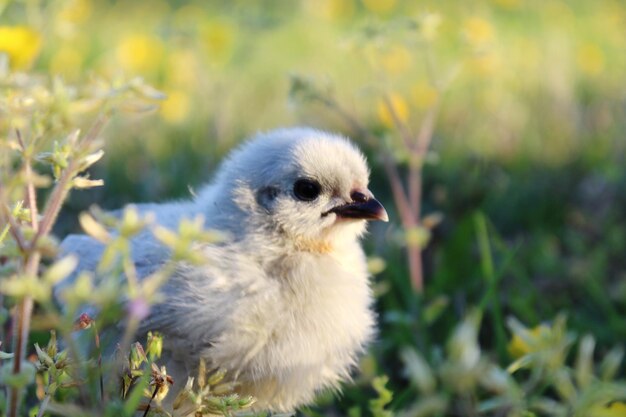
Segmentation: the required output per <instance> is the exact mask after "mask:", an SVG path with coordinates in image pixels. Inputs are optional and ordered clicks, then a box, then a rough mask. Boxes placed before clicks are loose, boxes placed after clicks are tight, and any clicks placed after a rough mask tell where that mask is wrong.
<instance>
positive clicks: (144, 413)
mask: <svg viewBox="0 0 626 417" xmlns="http://www.w3.org/2000/svg"><path fill="white" fill-rule="evenodd" d="M157 392H159V385H158V384H156V385H155V387H154V391H153V392H152V397H150V401H148V405H147V406H146V410H145V411H144V412H143V416H142V417H146V416H147V415H148V411H150V404H152V400H154V397H156V395H157Z"/></svg>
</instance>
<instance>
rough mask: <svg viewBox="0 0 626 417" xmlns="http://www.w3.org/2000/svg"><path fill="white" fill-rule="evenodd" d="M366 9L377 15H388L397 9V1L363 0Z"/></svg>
mask: <svg viewBox="0 0 626 417" xmlns="http://www.w3.org/2000/svg"><path fill="white" fill-rule="evenodd" d="M363 4H364V5H365V8H366V9H367V10H369V11H371V12H374V13H377V14H387V13H389V12H391V11H392V10H393V9H394V8H395V7H396V0H363Z"/></svg>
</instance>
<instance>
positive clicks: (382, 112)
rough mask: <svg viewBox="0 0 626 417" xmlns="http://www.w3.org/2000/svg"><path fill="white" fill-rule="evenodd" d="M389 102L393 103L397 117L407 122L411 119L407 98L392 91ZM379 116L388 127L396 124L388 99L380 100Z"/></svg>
mask: <svg viewBox="0 0 626 417" xmlns="http://www.w3.org/2000/svg"><path fill="white" fill-rule="evenodd" d="M389 103H390V104H391V108H392V109H393V112H394V113H395V115H396V117H397V118H398V119H399V120H400V121H401V122H404V123H406V121H407V120H408V119H409V106H408V105H407V103H406V100H405V99H404V98H403V97H402V96H401V95H399V94H397V93H392V94H390V95H389ZM378 118H379V119H380V121H381V122H382V124H383V125H384V126H386V127H388V128H392V127H393V126H394V125H395V122H394V118H393V116H392V114H391V112H390V111H389V105H388V103H387V100H380V101H379V102H378Z"/></svg>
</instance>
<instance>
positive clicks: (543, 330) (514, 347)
mask: <svg viewBox="0 0 626 417" xmlns="http://www.w3.org/2000/svg"><path fill="white" fill-rule="evenodd" d="M549 333H550V327H548V326H547V325H545V324H540V325H539V326H536V327H534V328H532V329H530V330H528V333H527V335H526V338H525V339H526V340H525V339H524V338H522V337H521V336H520V335H518V334H514V335H513V337H512V338H511V341H510V342H509V345H508V346H507V348H508V351H509V354H510V355H511V357H513V358H515V359H517V358H521V357H522V356H524V355H527V354H529V353H531V352H532V351H533V348H534V347H533V344H534V343H533V342H534V341H538V340H540V339H541V338H542V337H543V336H544V335H545V334H549Z"/></svg>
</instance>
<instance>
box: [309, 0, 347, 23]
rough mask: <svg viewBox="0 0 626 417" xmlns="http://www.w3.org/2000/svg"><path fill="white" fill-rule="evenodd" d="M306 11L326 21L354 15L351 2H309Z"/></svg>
mask: <svg viewBox="0 0 626 417" xmlns="http://www.w3.org/2000/svg"><path fill="white" fill-rule="evenodd" d="M307 9H308V10H309V11H310V12H311V13H313V14H315V15H317V16H319V17H321V18H323V19H326V20H330V21H335V20H341V19H346V18H349V17H351V16H352V15H353V14H354V1H353V0H309V1H308V2H307Z"/></svg>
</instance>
